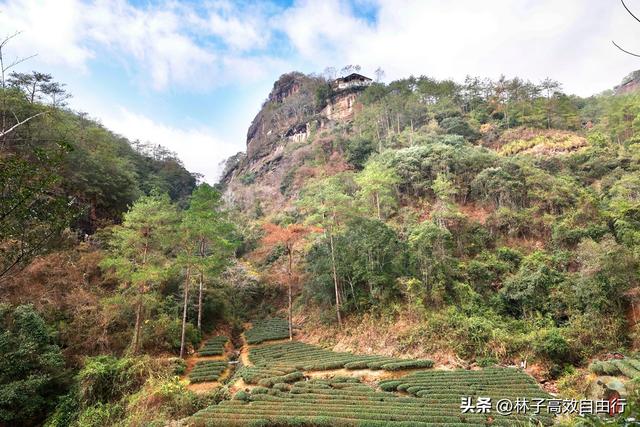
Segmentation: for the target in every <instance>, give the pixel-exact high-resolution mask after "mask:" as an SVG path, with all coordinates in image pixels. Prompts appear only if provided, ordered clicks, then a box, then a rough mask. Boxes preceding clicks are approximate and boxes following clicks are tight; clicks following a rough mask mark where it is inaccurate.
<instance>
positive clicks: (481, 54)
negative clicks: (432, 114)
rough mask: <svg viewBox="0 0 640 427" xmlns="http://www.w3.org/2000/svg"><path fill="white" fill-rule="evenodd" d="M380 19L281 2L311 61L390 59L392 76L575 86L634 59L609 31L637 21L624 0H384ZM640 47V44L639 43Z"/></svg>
mask: <svg viewBox="0 0 640 427" xmlns="http://www.w3.org/2000/svg"><path fill="white" fill-rule="evenodd" d="M378 6H379V7H378V13H377V19H376V22H375V24H373V25H372V24H370V23H368V22H366V21H363V20H362V19H359V18H358V17H357V13H356V11H354V9H353V7H355V8H357V7H358V6H357V4H356V5H355V6H353V7H349V6H347V5H346V3H345V2H342V1H339V0H331V1H327V2H322V3H320V2H313V1H300V2H297V3H296V4H295V5H294V6H293V7H292V8H291V9H290V10H288V11H287V12H285V14H284V19H283V21H282V25H283V28H284V31H285V33H286V34H287V36H288V37H289V38H290V39H291V42H292V44H293V45H294V46H296V48H297V49H298V51H299V52H300V54H301V55H303V56H304V57H305V58H306V60H307V61H310V62H311V63H313V64H315V65H316V67H318V68H321V67H324V66H326V65H342V64H348V63H351V64H360V65H362V66H363V67H364V69H365V70H368V71H369V72H371V71H372V70H374V69H375V68H376V67H378V66H381V67H382V68H383V69H385V71H386V74H387V77H388V78H389V79H395V78H401V77H406V76H408V75H411V74H414V75H420V74H426V75H430V76H434V77H437V78H454V79H456V80H462V79H464V77H465V75H467V74H471V75H480V76H488V77H498V76H499V75H500V74H506V75H507V76H515V75H518V76H521V77H524V78H531V79H533V80H538V79H542V78H544V77H546V76H551V77H552V78H555V79H557V80H560V81H561V82H562V83H564V84H565V88H566V89H567V90H568V91H571V92H577V93H579V94H582V95H588V94H591V93H593V92H597V91H600V90H603V89H607V88H609V87H611V86H612V85H613V84H615V83H617V82H618V81H619V80H620V79H621V77H622V76H623V75H624V74H626V73H627V72H629V71H631V70H632V69H634V68H640V66H639V65H640V62H638V60H637V59H633V58H631V57H628V56H625V55H622V54H620V52H619V51H617V50H616V49H615V48H614V47H613V46H612V45H611V42H610V40H611V38H613V37H616V35H617V34H618V33H624V34H620V36H619V37H620V38H621V39H622V38H624V39H627V40H629V41H630V42H632V41H635V40H636V38H634V37H633V36H632V32H634V31H635V32H637V31H638V30H639V29H640V26H639V25H638V24H637V22H632V21H631V20H630V19H628V18H629V17H628V16H625V12H624V10H623V9H622V6H621V5H619V4H618V3H613V2H602V1H599V0H589V1H585V0H563V1H557V0H540V1H531V0H521V1H512V0H493V1H485V2H480V1H477V0H458V1H456V2H451V1H448V0H431V1H428V2H426V1H422V0H405V1H397V0H380V1H379V3H378ZM638 47H639V48H640V46H638Z"/></svg>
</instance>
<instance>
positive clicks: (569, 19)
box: [0, 0, 640, 182]
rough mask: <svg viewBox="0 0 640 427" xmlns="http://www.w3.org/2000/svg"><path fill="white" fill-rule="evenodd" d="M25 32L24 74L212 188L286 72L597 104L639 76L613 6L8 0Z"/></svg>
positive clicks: (19, 50)
mask: <svg viewBox="0 0 640 427" xmlns="http://www.w3.org/2000/svg"><path fill="white" fill-rule="evenodd" d="M628 4H629V6H630V7H632V8H635V9H636V10H638V11H639V12H640V0H629V2H628ZM14 31H21V34H20V35H19V36H18V37H17V38H16V39H14V40H13V41H12V42H11V44H10V45H9V46H8V48H7V49H8V52H7V53H8V54H9V55H10V56H18V57H19V56H27V55H31V54H34V53H37V54H38V55H37V56H36V57H35V58H33V59H31V60H30V61H28V62H26V63H24V64H22V65H21V68H22V70H24V71H27V70H31V69H37V70H39V71H46V72H50V73H52V74H53V75H54V77H55V78H56V79H57V80H58V81H61V82H64V83H66V84H67V85H68V88H69V90H70V91H71V92H72V93H73V96H74V97H73V99H72V100H71V103H70V106H71V107H72V108H74V109H77V110H81V111H86V112H88V113H89V115H90V116H92V117H94V118H96V119H98V120H100V121H101V122H102V123H103V124H104V125H105V126H107V127H108V128H110V129H112V130H114V131H115V132H117V133H120V134H122V135H124V136H127V137H129V138H132V139H141V140H144V141H150V142H154V143H160V144H162V145H165V146H167V147H168V148H170V149H172V150H173V151H176V152H177V153H178V155H179V156H180V158H181V159H183V161H184V163H185V165H186V166H187V168H189V169H190V170H192V171H195V172H200V173H203V174H205V177H206V179H207V181H209V182H215V180H216V178H217V174H218V173H219V171H220V168H219V163H220V162H221V161H222V160H223V159H224V158H226V157H228V156H230V155H232V154H234V153H236V152H237V151H241V150H244V147H245V135H246V129H247V127H248V126H249V123H250V122H251V119H252V118H253V116H254V115H255V114H256V112H257V111H258V109H259V107H260V104H261V103H262V101H263V100H264V99H265V97H266V96H267V94H268V92H269V90H270V88H271V85H272V84H273V81H274V80H275V79H277V77H278V76H279V75H280V74H282V73H284V72H287V71H291V70H299V71H303V72H322V70H323V69H324V68H325V67H328V66H334V67H337V68H340V67H342V66H343V65H346V64H359V65H361V66H362V67H363V72H364V73H365V74H370V75H371V74H372V73H373V70H375V69H376V68H377V67H382V68H383V69H384V70H385V80H387V81H389V80H392V79H396V78H401V77H407V76H409V75H411V74H414V75H421V74H425V75H430V76H433V77H436V78H441V79H442V78H453V79H456V80H459V81H461V80H463V79H464V77H465V75H467V74H469V75H479V76H486V77H498V76H499V75H500V74H505V75H507V76H508V77H511V76H515V75H518V76H520V77H523V78H528V79H531V80H541V79H543V78H545V77H547V76H549V77H552V78H554V79H557V80H559V81H561V82H562V83H563V84H564V88H565V90H566V91H568V92H571V93H577V94H580V95H589V94H592V93H597V92H600V91H602V90H605V89H608V88H610V87H612V86H613V85H614V84H616V83H618V82H619V81H620V79H621V78H622V77H623V76H624V75H625V74H627V73H628V72H630V71H632V70H634V69H638V68H640V60H638V59H637V58H632V57H629V56H626V55H624V54H621V53H620V52H619V51H617V50H616V49H615V48H614V47H613V46H612V45H611V40H612V39H615V40H616V41H618V42H619V43H621V44H623V45H624V46H625V47H628V48H629V49H635V50H638V51H640V41H638V38H637V33H638V31H640V24H638V23H637V22H635V21H633V19H632V18H631V17H629V16H628V15H626V13H625V12H624V9H622V6H621V5H620V4H619V3H618V2H614V1H609V2H605V1H602V0H562V1H558V0H487V1H482V2H480V1H477V0H457V1H456V2H451V1H450V0H352V1H346V0H344V1H343V0H317V1H311V0H291V1H263V2H245V1H236V2H232V1H225V0H223V1H217V0H211V1H204V2H195V1H189V2H179V1H175V0H174V1H139V0H136V1H130V2H127V1H124V0H102V1H92V0H87V1H82V0H21V1H15V0H14V1H10V0H0V36H3V35H5V34H11V33H13V32H14Z"/></svg>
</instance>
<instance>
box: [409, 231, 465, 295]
mask: <svg viewBox="0 0 640 427" xmlns="http://www.w3.org/2000/svg"><path fill="white" fill-rule="evenodd" d="M407 240H408V244H409V250H410V255H411V258H412V263H413V264H414V265H415V267H416V269H417V270H418V272H419V274H420V276H421V278H422V283H423V284H424V286H425V291H426V292H425V294H426V297H427V298H429V299H431V301H432V302H435V303H440V302H441V300H442V297H443V295H442V294H441V291H445V290H446V289H447V288H448V287H449V285H450V284H451V283H450V282H451V278H452V276H453V272H454V271H455V270H456V260H455V259H454V258H453V257H452V256H451V246H452V236H451V233H450V232H449V230H447V229H446V228H444V227H440V226H438V225H437V224H435V223H433V222H432V221H423V222H421V223H420V224H418V225H417V226H415V227H414V228H413V229H412V230H411V232H410V234H409V237H408V239H407Z"/></svg>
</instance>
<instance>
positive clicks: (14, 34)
mask: <svg viewBox="0 0 640 427" xmlns="http://www.w3.org/2000/svg"><path fill="white" fill-rule="evenodd" d="M21 32H22V31H16V32H15V33H13V34H11V35H10V36H6V37H5V38H4V40H2V41H1V42H0V49H2V48H3V47H4V46H5V45H6V44H7V43H9V40H11V39H12V38H14V37H16V36H18V35H19V34H20V33H21Z"/></svg>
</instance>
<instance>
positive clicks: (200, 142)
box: [99, 107, 238, 184]
mask: <svg viewBox="0 0 640 427" xmlns="http://www.w3.org/2000/svg"><path fill="white" fill-rule="evenodd" d="M99 117H100V119H101V122H102V124H103V125H104V126H106V127H107V128H108V129H110V130H112V131H114V132H116V133H118V134H120V135H123V136H125V137H127V138H129V139H130V140H132V141H133V140H136V139H138V140H140V141H142V142H150V143H152V144H160V145H162V146H164V147H166V148H168V149H169V150H171V151H173V152H175V153H177V154H178V157H179V158H180V159H181V160H182V161H183V163H184V165H185V167H186V168H187V169H188V170H189V171H191V172H197V173H201V174H203V175H204V176H205V180H206V181H207V182H209V183H211V184H213V183H215V182H216V181H217V179H218V177H219V175H220V173H221V172H222V171H221V168H220V163H221V162H222V161H223V160H225V159H226V158H228V157H229V156H231V155H233V154H235V153H237V152H238V147H237V144H234V143H232V142H229V141H226V140H223V139H221V138H219V137H217V136H216V132H215V131H214V130H213V129H210V128H204V127H201V128H192V127H189V128H179V127H173V126H168V125H166V124H163V123H160V122H157V121H156V120H154V119H153V118H150V117H147V116H145V115H143V114H138V113H134V112H132V111H129V110H127V109H126V108H124V107H119V108H117V109H116V110H115V113H110V112H105V113H103V114H100V116H99Z"/></svg>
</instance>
